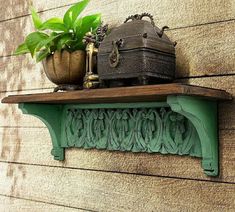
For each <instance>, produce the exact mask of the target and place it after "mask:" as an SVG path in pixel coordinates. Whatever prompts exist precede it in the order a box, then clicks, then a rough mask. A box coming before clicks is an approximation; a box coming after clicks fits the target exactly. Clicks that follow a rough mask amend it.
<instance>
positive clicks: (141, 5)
mask: <svg viewBox="0 0 235 212" xmlns="http://www.w3.org/2000/svg"><path fill="white" fill-rule="evenodd" d="M76 2H77V0H57V1H47V0H40V1H37V0H31V1H30V0H24V1H21V0H14V1H12V0H11V1H3V0H2V7H1V8H0V21H3V20H6V19H11V18H15V17H19V16H25V15H29V14H30V11H29V6H30V5H33V6H34V7H35V9H36V10H37V11H45V10H48V9H49V10H52V9H54V8H55V10H56V8H58V7H63V6H65V5H70V4H73V3H76ZM117 2H118V7H116V5H117ZM102 5H105V7H106V8H107V9H108V10H114V11H115V16H114V17H112V20H113V22H115V23H122V22H123V21H124V20H125V18H126V17H127V16H128V15H131V14H136V13H142V12H149V13H151V14H153V15H154V17H155V20H156V22H157V23H158V24H159V25H160V26H163V25H166V24H167V25H169V26H170V27H171V28H172V27H174V28H176V27H185V26H191V25H197V24H202V23H208V22H218V21H224V20H230V19H234V18H235V15H234V11H235V4H234V1H233V0H226V1H224V0H210V1H203V0H198V1H193V0H190V1H187V0H182V1H179V0H165V1H161V0H129V1H126V0H118V1H117V0H111V1H110V0H109V1H107V0H92V1H91V2H90V4H89V6H88V10H91V9H94V8H95V9H99V10H100V11H101V12H102V13H103V11H102V9H103V8H102ZM211 8H213V10H212V9H211ZM202 14H204V15H202Z"/></svg>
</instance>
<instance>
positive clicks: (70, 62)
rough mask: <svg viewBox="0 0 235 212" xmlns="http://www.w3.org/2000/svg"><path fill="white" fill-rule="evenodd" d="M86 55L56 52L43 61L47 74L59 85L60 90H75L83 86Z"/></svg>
mask: <svg viewBox="0 0 235 212" xmlns="http://www.w3.org/2000/svg"><path fill="white" fill-rule="evenodd" d="M85 59H86V53H85V52H84V51H81V50H78V51H75V52H71V53H70V52H68V51H66V50H63V51H56V52H55V53H54V54H53V55H50V56H48V57H47V58H46V59H45V60H43V67H44V70H45V73H46V75H47V77H48V79H49V80H50V81H52V82H53V83H55V84H56V85H59V87H58V88H57V89H55V91H58V90H73V89H77V88H78V87H79V86H81V85H82V82H83V78H84V76H85V72H86V70H85V61H86V60H85Z"/></svg>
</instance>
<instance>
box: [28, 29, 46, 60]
mask: <svg viewBox="0 0 235 212" xmlns="http://www.w3.org/2000/svg"><path fill="white" fill-rule="evenodd" d="M48 37H49V36H48V35H47V34H45V33H42V32H33V33H31V34H29V35H28V36H27V37H26V39H25V43H26V45H27V47H28V49H29V51H30V53H31V55H32V57H34V54H35V51H36V47H37V45H38V44H39V43H40V42H42V41H43V40H45V39H47V38H48Z"/></svg>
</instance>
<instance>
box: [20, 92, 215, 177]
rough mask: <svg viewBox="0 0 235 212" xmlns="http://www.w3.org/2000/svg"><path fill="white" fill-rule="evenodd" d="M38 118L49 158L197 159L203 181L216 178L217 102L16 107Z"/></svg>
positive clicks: (179, 99)
mask: <svg viewBox="0 0 235 212" xmlns="http://www.w3.org/2000/svg"><path fill="white" fill-rule="evenodd" d="M19 108H20V109H21V110H22V111H23V113H25V114H31V115H33V116H36V117H38V118H39V119H41V120H42V121H43V122H44V123H45V125H46V126H47V128H48V129H49V132H50V135H51V138H52V144H53V149H52V155H54V159H55V160H64V148H71V147H77V148H85V149H90V148H96V149H107V150H115V151H130V152H148V153H161V154H177V155H189V156H193V157H202V167H203V169H204V172H205V174H207V175H209V176H216V175H218V138H217V102H216V101H209V100H203V99H199V98H197V97H192V96H168V97H167V101H166V102H144V103H109V104H37V103H34V104H33V103H20V104H19Z"/></svg>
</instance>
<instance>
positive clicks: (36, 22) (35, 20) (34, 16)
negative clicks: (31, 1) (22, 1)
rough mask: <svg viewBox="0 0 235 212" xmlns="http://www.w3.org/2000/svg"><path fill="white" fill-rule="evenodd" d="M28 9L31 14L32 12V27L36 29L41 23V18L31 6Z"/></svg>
mask: <svg viewBox="0 0 235 212" xmlns="http://www.w3.org/2000/svg"><path fill="white" fill-rule="evenodd" d="M30 10H31V14H32V19H33V24H34V27H35V28H36V29H39V27H40V26H41V25H42V20H41V18H40V17H39V15H38V13H37V12H36V10H35V9H34V8H33V7H31V8H30Z"/></svg>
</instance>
